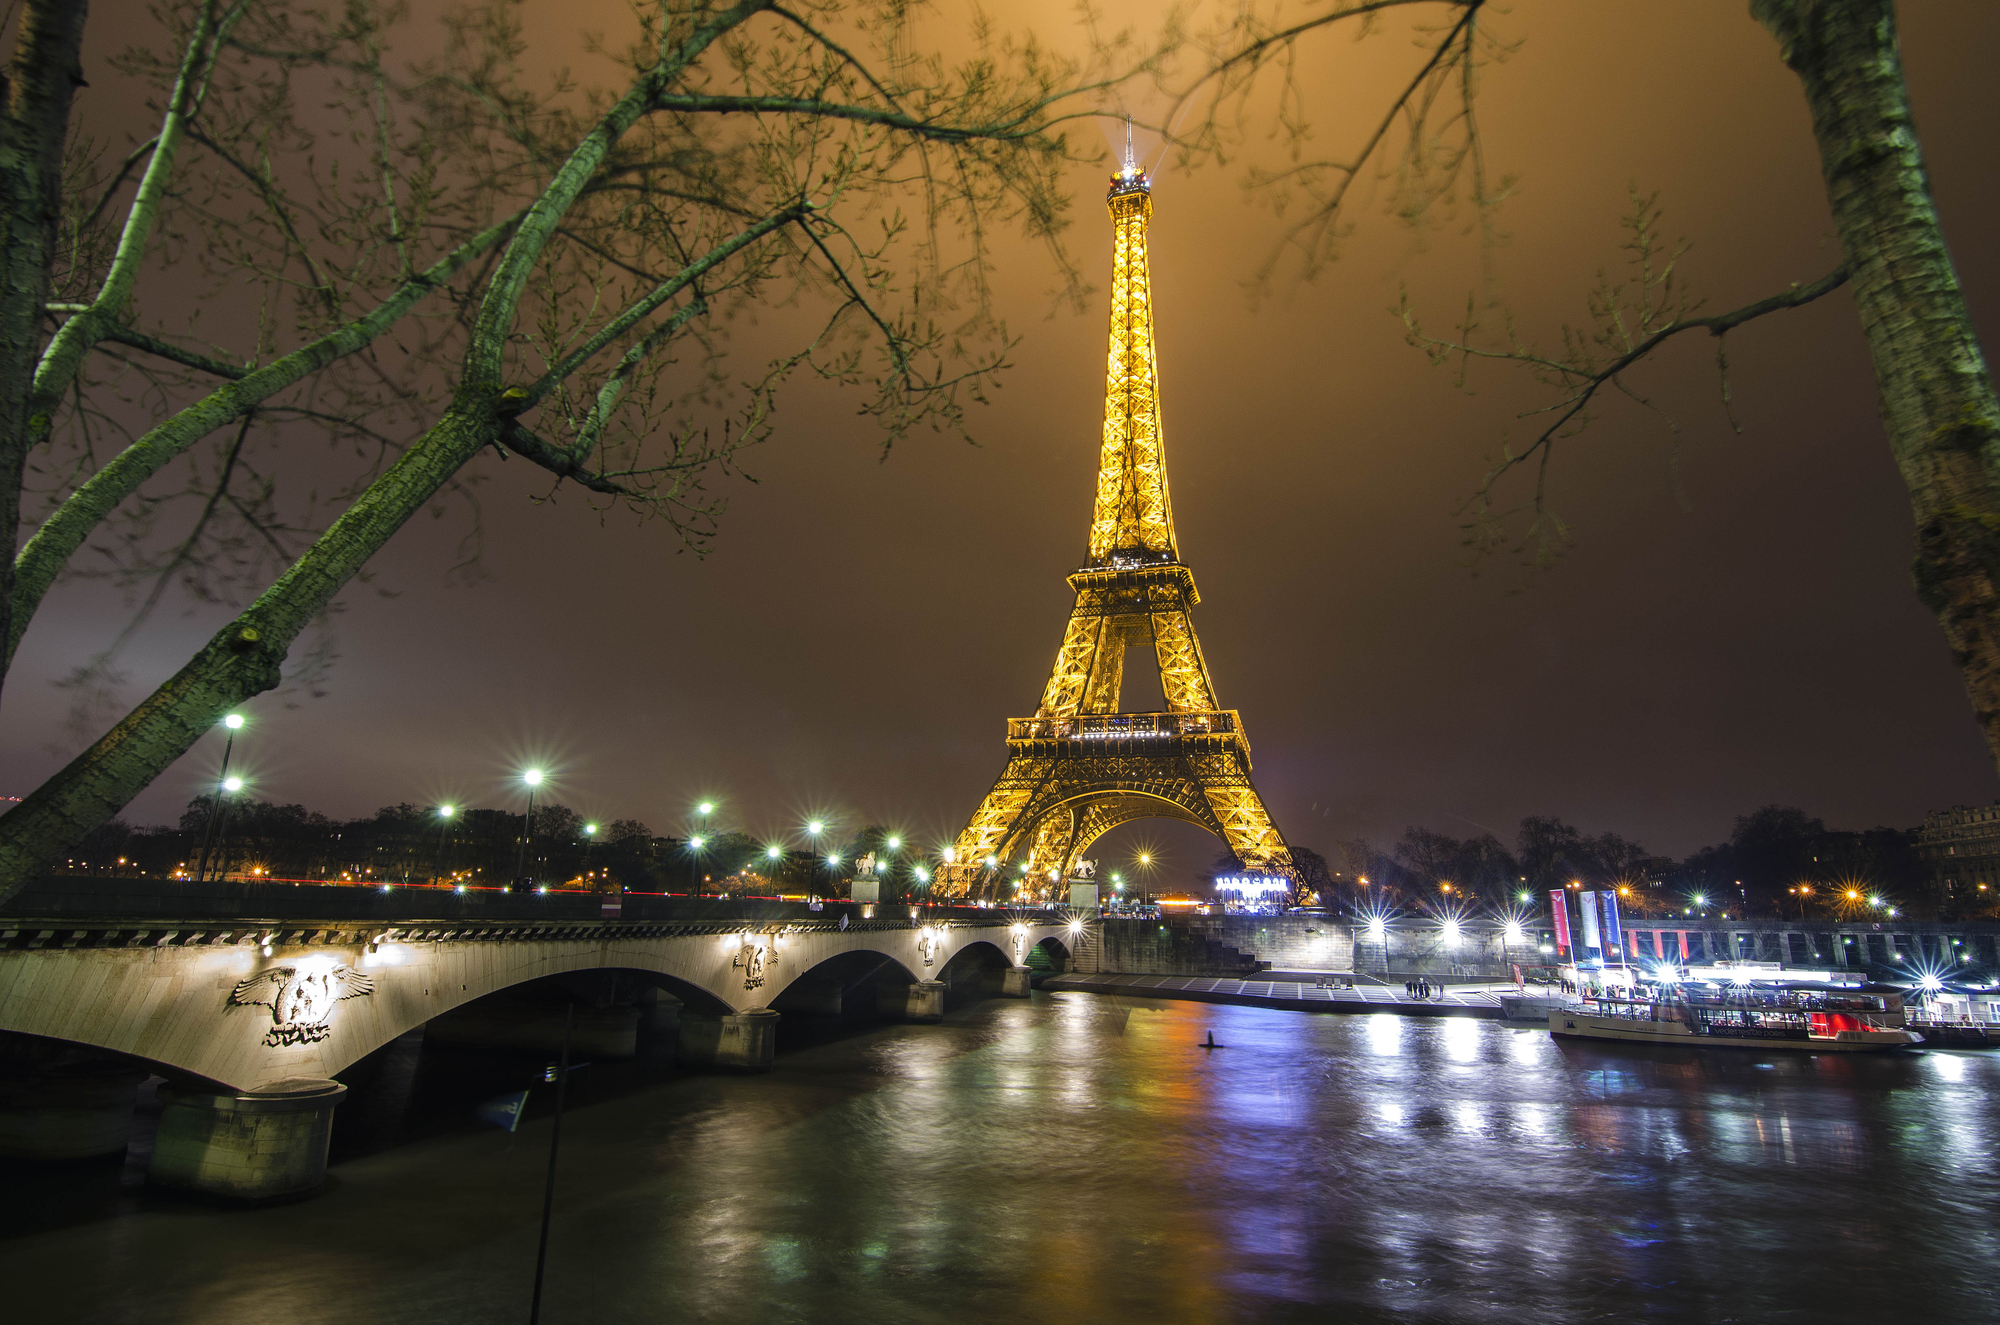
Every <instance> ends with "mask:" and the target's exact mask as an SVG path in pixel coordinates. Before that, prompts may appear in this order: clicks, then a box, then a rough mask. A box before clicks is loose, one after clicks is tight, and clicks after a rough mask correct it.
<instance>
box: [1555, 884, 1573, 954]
mask: <svg viewBox="0 0 2000 1325" xmlns="http://www.w3.org/2000/svg"><path fill="white" fill-rule="evenodd" d="M1549 918H1550V919H1551V920H1553V921H1555V926H1556V951H1557V952H1570V945H1569V897H1568V895H1567V894H1566V893H1564V892H1563V890H1562V889H1560V888H1557V889H1555V890H1554V891H1552V892H1550V893H1549ZM1571 960H1572V961H1573V960H1575V954H1574V953H1571Z"/></svg>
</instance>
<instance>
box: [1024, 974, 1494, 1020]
mask: <svg viewBox="0 0 2000 1325" xmlns="http://www.w3.org/2000/svg"><path fill="white" fill-rule="evenodd" d="M1037 987H1038V988H1040V989H1044V990H1047V991H1049V992H1050V993H1078V994H1114V995H1123V996H1125V997H1128V998H1171V999H1183V1000H1186V1001H1189V1002H1194V1003H1230V1004H1235V1005H1237V1006H1239V1007H1253V1008H1281V1009H1284V1010H1285V1011H1288V1012H1390V1013H1396V1014H1398V1015H1401V1016H1405V1017H1499V1016H1500V1015H1501V1010H1500V995H1501V994H1502V993H1509V994H1511V993H1513V992H1514V986H1513V985H1512V984H1493V985H1453V986H1451V987H1450V988H1448V989H1439V990H1438V991H1437V992H1436V993H1433V994H1432V995H1431V996H1430V997H1429V998H1427V999H1419V998H1411V997H1410V996H1409V995H1408V994H1405V993H1404V992H1403V988H1402V985H1401V984H1400V983H1398V984H1396V985H1379V984H1364V983H1360V982H1358V981H1357V982H1356V984H1355V986H1354V988H1352V989H1348V988H1331V987H1322V986H1320V985H1319V984H1318V983H1317V977H1313V978H1303V977H1300V976H1298V975H1297V974H1295V973H1289V972H1287V973H1284V974H1282V975H1278V976H1276V978H1267V979H1263V980H1231V979H1224V978H1218V977H1213V976H1206V975H1090V974H1069V975H1057V976H1051V977H1050V978H1048V979H1047V980H1044V981H1042V982H1041V984H1040V985H1038V986H1037Z"/></svg>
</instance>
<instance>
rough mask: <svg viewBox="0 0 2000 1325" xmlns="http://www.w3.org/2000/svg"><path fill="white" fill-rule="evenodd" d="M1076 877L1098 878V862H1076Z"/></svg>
mask: <svg viewBox="0 0 2000 1325" xmlns="http://www.w3.org/2000/svg"><path fill="white" fill-rule="evenodd" d="M1075 877H1076V878H1079V879H1094V878H1096V877H1097V862H1096V861H1094V860H1079V861H1078V862H1076V875H1075Z"/></svg>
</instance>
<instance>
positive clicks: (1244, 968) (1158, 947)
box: [1075, 917, 1258, 976]
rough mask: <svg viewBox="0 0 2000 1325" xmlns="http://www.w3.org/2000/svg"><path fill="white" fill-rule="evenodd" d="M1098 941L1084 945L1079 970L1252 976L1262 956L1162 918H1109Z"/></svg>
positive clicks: (1100, 930)
mask: <svg viewBox="0 0 2000 1325" xmlns="http://www.w3.org/2000/svg"><path fill="white" fill-rule="evenodd" d="M1094 937H1095V940H1096V941H1095V942H1094V943H1090V944H1087V945H1083V950H1082V951H1081V952H1080V953H1079V954H1078V956H1077V960H1076V963H1075V969H1077V970H1082V971H1092V972H1116V973H1118V974H1121V975H1235V976H1241V975H1248V974H1250V973H1251V972H1253V971H1255V970H1257V968H1258V959H1257V958H1256V957H1255V956H1253V955H1252V954H1250V953H1248V952H1245V951H1243V950H1241V949H1239V948H1237V947H1235V946H1234V945H1232V944H1230V943H1228V942H1226V941H1224V940H1222V939H1219V938H1217V937H1215V936H1211V935H1209V934H1206V933H1196V932H1194V931H1192V930H1190V929H1188V928H1187V927H1186V926H1183V925H1178V924H1168V923H1165V922H1163V921H1158V920H1133V919H1125V918H1117V917H1113V918H1107V919H1106V920H1105V921H1104V922H1103V923H1102V924H1101V925H1099V926H1098V927H1097V932H1096V934H1095V936H1094Z"/></svg>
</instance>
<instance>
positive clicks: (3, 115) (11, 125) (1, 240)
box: [0, 0, 85, 639]
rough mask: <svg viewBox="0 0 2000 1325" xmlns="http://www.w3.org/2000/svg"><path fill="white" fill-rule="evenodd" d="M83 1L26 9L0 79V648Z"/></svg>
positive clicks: (50, 0)
mask: <svg viewBox="0 0 2000 1325" xmlns="http://www.w3.org/2000/svg"><path fill="white" fill-rule="evenodd" d="M84 9H85V5H84V0H30V2H29V4H28V6H27V11H26V12H25V13H23V14H22V15H21V20H20V23H21V27H20V32H19V35H18V38H17V40H16V42H15V45H14V55H13V58H12V59H11V60H10V61H9V62H8V64H7V67H6V74H5V78H4V79H0V100H3V101H4V104H0V554H4V555H0V639H6V638H7V637H8V635H9V633H10V632H9V621H8V617H9V612H10V605H11V604H12V602H13V599H14V548H15V545H16V542H17V541H18V539H19V537H20V528H21V483H22V480H23V478H24V477H25V475H26V472H27V464H28V451H29V449H30V448H31V446H32V440H31V439H32V438H33V436H34V435H35V434H36V433H37V432H38V431H39V430H38V429H37V428H36V426H35V423H34V421H33V420H32V419H31V418H30V417H29V409H28V402H29V398H30V396H31V394H32V392H33V388H34V378H35V365H36V363H37V361H38V360H39V359H40V357H41V353H42V328H43V325H44V324H45V322H46V321H47V314H46V312H45V311H44V310H45V308H46V307H47V305H48V301H49V272H50V270H51V269H52V267H53V266H54V263H53V261H52V259H53V257H54V254H55V247H56V227H57V225H58V224H59V222H60V221H61V219H62V161H63V145H64V142H65V140H66V139H67V137H68V134H69V106H70V99H71V98H72V97H73V96H74V95H75V93H76V89H77V87H78V86H79V85H80V84H81V83H82V82H83V74H82V71H81V68H80V66H79V64H78V51H79V50H80V49H81V47H82V45H83V20H84Z"/></svg>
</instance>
